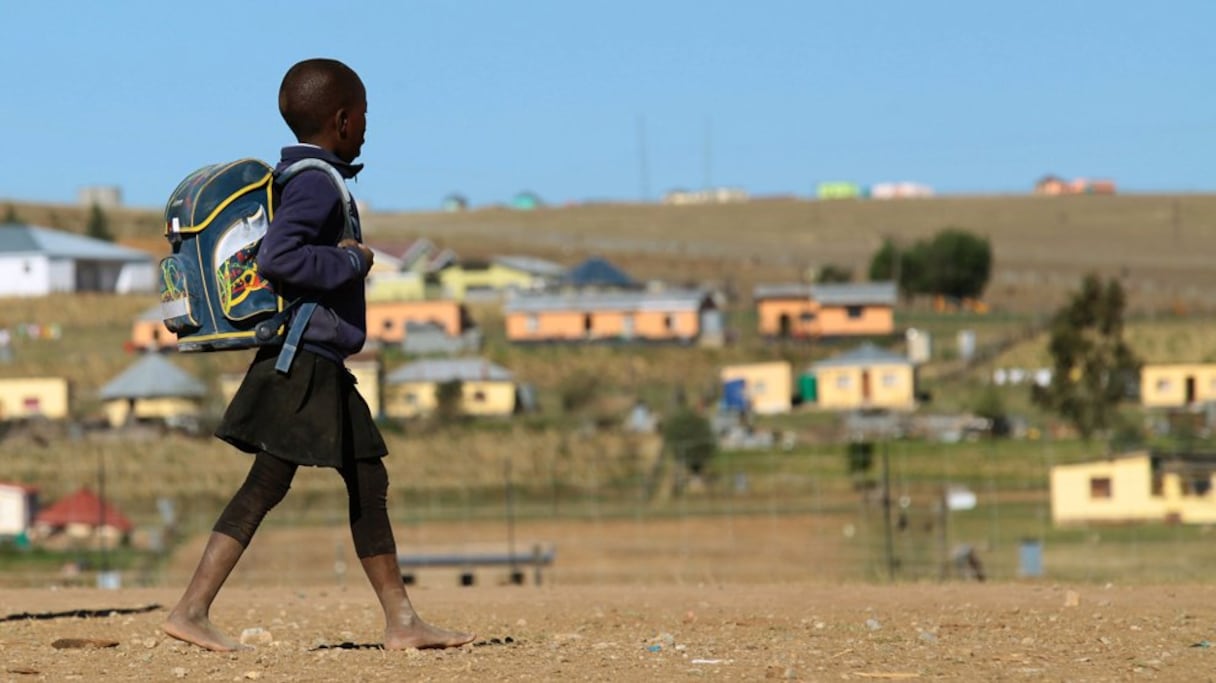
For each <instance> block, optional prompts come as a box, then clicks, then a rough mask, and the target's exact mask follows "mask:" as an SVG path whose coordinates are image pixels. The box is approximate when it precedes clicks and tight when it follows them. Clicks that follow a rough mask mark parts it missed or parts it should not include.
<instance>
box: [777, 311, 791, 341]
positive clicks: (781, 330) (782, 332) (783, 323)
mask: <svg viewBox="0 0 1216 683" xmlns="http://www.w3.org/2000/svg"><path fill="white" fill-rule="evenodd" d="M777 336H778V337H788V336H790V314H789V313H782V314H781V317H780V318H778V319H777Z"/></svg>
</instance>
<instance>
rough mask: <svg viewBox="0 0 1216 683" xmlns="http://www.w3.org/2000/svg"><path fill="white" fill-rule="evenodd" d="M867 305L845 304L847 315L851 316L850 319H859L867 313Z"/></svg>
mask: <svg viewBox="0 0 1216 683" xmlns="http://www.w3.org/2000/svg"><path fill="white" fill-rule="evenodd" d="M865 311H866V309H865V306H845V307H844V312H845V315H847V316H849V320H857V319H858V318H860V317H861V316H862V314H863V313H865Z"/></svg>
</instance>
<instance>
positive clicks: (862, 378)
mask: <svg viewBox="0 0 1216 683" xmlns="http://www.w3.org/2000/svg"><path fill="white" fill-rule="evenodd" d="M913 367H914V366H913V365H912V362H911V361H909V360H908V359H907V358H904V357H903V356H901V355H899V354H896V353H891V352H890V351H885V350H883V349H880V348H878V347H877V346H875V345H873V344H869V343H867V344H862V345H861V346H859V347H857V348H856V349H854V350H852V351H849V352H847V353H843V354H841V355H839V356H836V357H834V358H829V359H827V360H823V361H820V362H818V363H815V364H813V365H811V367H810V372H809V373H808V374H809V376H810V378H811V379H812V380H813V381H809V382H807V381H804V382H801V384H802V385H803V387H804V390H803V394H804V395H803V397H802V399H803V403H804V405H812V406H818V407H819V408H824V409H827V410H860V409H863V408H885V409H888V410H912V409H914V408H915V407H916V373H915V370H914V369H913ZM808 388H809V389H808ZM807 394H810V395H807Z"/></svg>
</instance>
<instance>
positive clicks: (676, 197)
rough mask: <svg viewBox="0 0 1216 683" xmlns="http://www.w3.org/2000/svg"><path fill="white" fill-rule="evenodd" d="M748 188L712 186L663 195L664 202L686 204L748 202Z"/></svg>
mask: <svg viewBox="0 0 1216 683" xmlns="http://www.w3.org/2000/svg"><path fill="white" fill-rule="evenodd" d="M747 200H748V194H747V191H746V190H743V189H740V188H737V187H711V188H709V189H707V190H691V191H689V190H672V191H671V192H668V193H667V194H665V195H663V203H664V204H673V205H676V206H684V205H688V204H729V203H732V202H746V201H747Z"/></svg>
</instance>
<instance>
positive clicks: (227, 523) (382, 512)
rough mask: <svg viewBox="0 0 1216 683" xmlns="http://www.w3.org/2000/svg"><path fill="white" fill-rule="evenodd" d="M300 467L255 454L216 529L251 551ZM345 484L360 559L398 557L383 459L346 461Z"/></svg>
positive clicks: (264, 454)
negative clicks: (259, 528) (255, 534)
mask: <svg viewBox="0 0 1216 683" xmlns="http://www.w3.org/2000/svg"><path fill="white" fill-rule="evenodd" d="M296 468H297V465H296V464H294V463H290V462H287V461H286V460H283V459H282V458H276V457H275V456H273V455H270V454H269V453H258V454H257V455H256V456H254V459H253V466H252V467H250V468H249V475H248V476H246V477H245V483H244V484H242V485H241V488H240V489H238V490H237V492H236V495H234V496H233V497H232V500H231V501H229V502H228V506H227V507H225V508H224V511H223V512H222V513H220V518H219V519H218V520H217V521H216V522H215V527H213V529H212V530H213V531H216V532H218V533H221V534H224V535H225V536H231V537H232V538H235V539H236V540H237V542H239V543H240V544H241V545H242V546H245V547H248V546H249V541H250V540H251V539H252V538H253V533H254V532H255V531H257V530H258V525H260V524H261V523H262V519H263V518H264V517H266V513H268V512H270V510H271V508H273V507H274V506H275V505H278V504H279V501H281V500H283V497H284V496H286V495H287V490H288V489H290V488H291V481H292V479H294V478H295V476H296ZM338 474H341V475H342V481H343V482H344V483H345V484H346V496H347V500H348V501H349V508H350V531H351V536H352V537H353V538H354V540H355V553H356V554H357V555H358V556H359V558H360V559H362V558H365V557H372V556H374V555H385V554H390V553H391V554H394V555H395V554H396V553H397V542H396V540H395V539H394V538H393V528H392V526H391V525H390V524H389V521H388V472H387V471H386V470H385V469H384V462H383V461H382V460H381V459H380V458H372V459H368V460H355V461H353V462H352V461H349V460H348V461H347V462H346V463H344V464H343V465H342V467H340V468H339V469H338Z"/></svg>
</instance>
